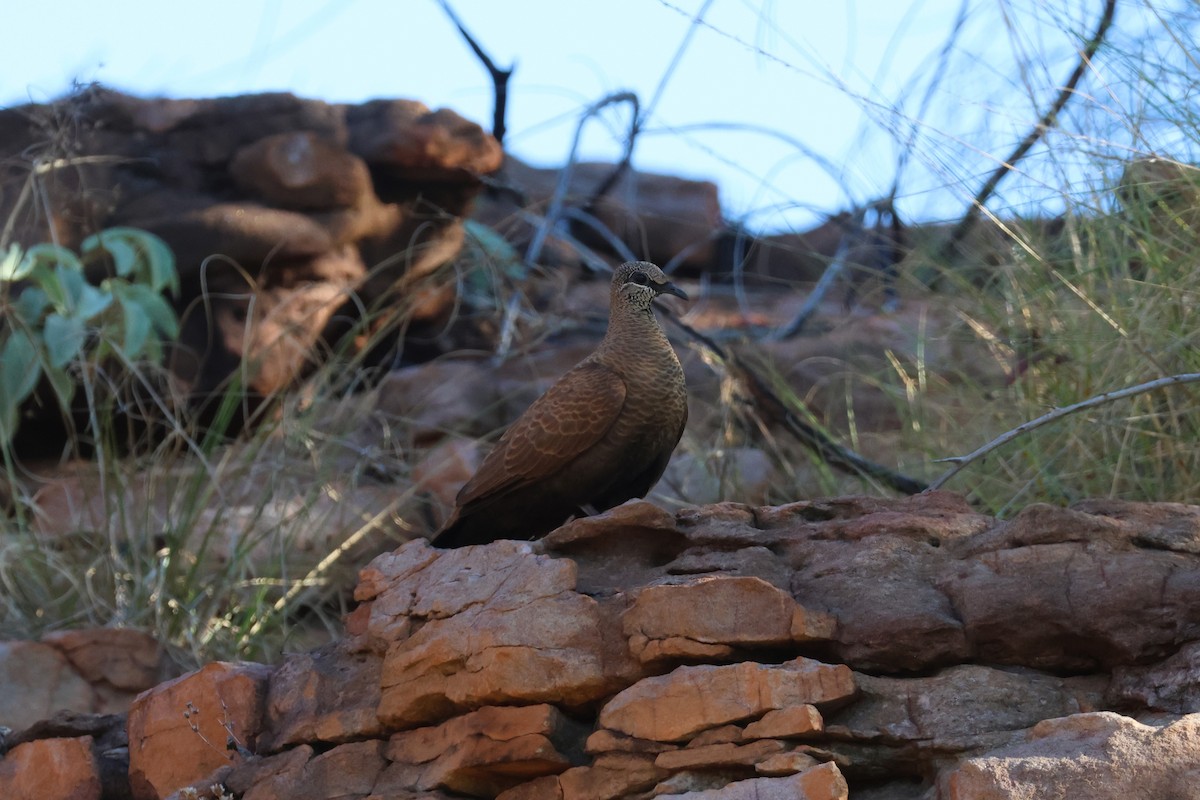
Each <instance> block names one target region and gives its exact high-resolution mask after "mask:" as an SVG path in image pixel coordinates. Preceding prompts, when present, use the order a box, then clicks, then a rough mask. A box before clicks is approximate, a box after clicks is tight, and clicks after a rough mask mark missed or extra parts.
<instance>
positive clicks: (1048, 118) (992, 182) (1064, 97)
mask: <svg viewBox="0 0 1200 800" xmlns="http://www.w3.org/2000/svg"><path fill="white" fill-rule="evenodd" d="M1116 10H1117V0H1105V3H1104V13H1103V14H1102V15H1101V17H1100V24H1098V25H1097V26H1096V32H1095V33H1094V34H1092V38H1091V39H1089V40H1088V41H1087V44H1085V45H1084V47H1083V52H1082V53H1081V54H1080V56H1079V63H1078V64H1076V65H1075V69H1074V71H1073V72H1072V73H1071V77H1069V78H1067V82H1066V83H1065V84H1064V85H1063V88H1062V91H1060V92H1059V93H1058V97H1056V98H1055V99H1054V104H1053V105H1051V106H1050V109H1049V110H1048V111H1046V113H1044V114H1042V117H1041V119H1039V120H1038V121H1037V124H1036V125H1034V126H1033V129H1032V130H1030V131H1029V133H1027V134H1026V135H1025V138H1024V139H1022V140H1021V143H1020V144H1018V145H1017V148H1016V149H1015V150H1013V151H1012V154H1011V155H1010V156H1009V157H1008V158H1006V159H1005V160H1004V161H1002V162H1000V166H998V167H996V169H995V171H993V172H992V174H991V176H990V177H989V178H988V179H987V183H985V184H984V185H983V188H982V189H980V190H979V193H978V194H976V195H975V199H974V200H972V201H971V205H970V206H969V207H968V208H967V211H966V213H965V214H963V216H962V219H960V220H959V221H958V223H957V224H956V225H955V226H954V229H953V230H952V231H951V232H950V237H949V238H948V239H946V241H945V243H944V244H943V245H942V247H941V251H940V255H941V257H942V258H943V259H948V258H951V257H953V256H954V253H955V250H957V249H958V246H959V244H961V243H962V241H963V239H965V238H967V234H969V233H970V232H971V231H972V230H973V229H974V227H975V225H976V224H977V223H978V222H979V214H980V212H981V210H982V209H983V206H984V204H985V203H986V202H987V201H988V200H989V199H990V198H991V196H992V193H993V192H995V191H996V187H997V186H999V185H1000V181H1002V180H1004V178H1005V176H1007V175H1008V173H1009V172H1011V171H1012V170H1013V168H1014V167H1016V165H1017V162H1018V161H1020V160H1021V159H1022V158H1024V157H1025V154H1026V153H1028V152H1029V151H1030V149H1032V148H1033V146H1034V145H1035V144H1037V143H1038V140H1040V139H1041V138H1042V136H1044V135H1045V134H1046V131H1048V130H1049V129H1050V127H1051V126H1052V125H1054V124H1055V122H1056V121H1057V119H1058V115H1059V113H1060V112H1061V111H1062V110H1063V107H1064V106H1066V104H1067V101H1068V100H1070V99H1071V96H1072V95H1073V94H1075V87H1076V86H1077V85H1078V84H1079V81H1080V79H1081V78H1083V74H1084V72H1086V71H1087V68H1088V65H1089V64H1090V63H1091V61H1092V58H1093V57H1094V56H1095V55H1096V51H1097V50H1099V49H1100V44H1101V43H1102V42H1103V41H1104V37H1105V36H1106V35H1107V34H1108V29H1109V28H1110V27H1111V26H1112V23H1113V18H1114V16H1115V15H1116Z"/></svg>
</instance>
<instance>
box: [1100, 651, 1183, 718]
mask: <svg viewBox="0 0 1200 800" xmlns="http://www.w3.org/2000/svg"><path fill="white" fill-rule="evenodd" d="M1108 700H1109V702H1111V703H1114V704H1124V705H1127V704H1130V703H1136V704H1138V705H1141V706H1143V707H1145V708H1148V709H1152V710H1154V711H1170V712H1173V713H1175V714H1192V713H1196V712H1200V642H1192V643H1191V644H1187V645H1184V646H1183V647H1182V648H1180V649H1179V652H1177V653H1175V654H1174V655H1173V656H1171V657H1170V658H1167V659H1164V660H1163V661H1160V662H1159V663H1157V664H1153V665H1151V666H1147V667H1135V666H1130V667H1117V668H1116V669H1114V670H1113V674H1112V684H1111V685H1110V686H1109V690H1108Z"/></svg>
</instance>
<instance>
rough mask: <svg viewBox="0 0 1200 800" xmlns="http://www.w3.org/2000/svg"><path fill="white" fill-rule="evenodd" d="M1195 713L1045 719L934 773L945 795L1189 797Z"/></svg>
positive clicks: (973, 799)
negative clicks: (1145, 719) (1016, 739)
mask: <svg viewBox="0 0 1200 800" xmlns="http://www.w3.org/2000/svg"><path fill="white" fill-rule="evenodd" d="M1197 741H1200V715H1195V714H1193V715H1188V716H1184V717H1177V718H1159V719H1155V720H1154V721H1153V722H1152V724H1149V725H1147V724H1143V723H1141V722H1137V721H1136V720H1133V719H1130V718H1128V717H1123V716H1121V715H1119V714H1114V713H1112V712H1097V713H1092V714H1076V715H1073V716H1069V717H1061V718H1058V719H1048V720H1045V721H1044V722H1040V723H1038V724H1037V725H1035V726H1034V727H1033V728H1031V729H1030V730H1029V731H1028V732H1027V734H1026V736H1025V741H1023V742H1020V743H1018V744H1014V745H1010V746H1008V747H1004V748H1001V749H998V750H994V751H992V752H989V753H986V754H984V755H982V756H978V757H975V758H969V759H966V760H965V761H963V762H962V764H961V765H960V766H958V767H957V768H956V769H952V770H949V771H948V772H946V773H944V774H943V775H942V776H941V778H940V779H939V781H938V789H939V794H938V796H939V797H941V798H945V800H1009V798H1030V800H1033V798H1039V800H1040V798H1051V797H1061V798H1068V797H1070V798H1074V797H1079V798H1084V797H1086V798H1088V800H1118V798H1119V799H1120V800H1127V798H1134V797H1139V798H1140V797H1145V798H1167V797H1193V796H1195V792H1196V743H1197Z"/></svg>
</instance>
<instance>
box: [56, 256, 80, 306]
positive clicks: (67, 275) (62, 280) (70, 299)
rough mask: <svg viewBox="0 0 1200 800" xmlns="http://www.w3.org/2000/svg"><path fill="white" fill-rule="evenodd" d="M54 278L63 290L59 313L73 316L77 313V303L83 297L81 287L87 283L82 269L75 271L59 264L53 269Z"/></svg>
mask: <svg viewBox="0 0 1200 800" xmlns="http://www.w3.org/2000/svg"><path fill="white" fill-rule="evenodd" d="M54 277H55V278H57V279H58V284H59V285H60V286H61V287H62V288H63V296H64V298H65V302H64V303H63V305H62V306H60V307H59V309H58V310H59V312H61V313H63V314H67V315H70V316H74V315H75V314H78V313H79V310H78V309H79V302H80V299H81V298H82V297H83V287H84V286H87V281H86V280H84V277H83V267H82V266H80V267H79V268H78V269H76V268H75V267H73V266H69V265H67V264H59V265H58V266H57V267H55V268H54Z"/></svg>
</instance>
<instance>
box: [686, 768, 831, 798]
mask: <svg viewBox="0 0 1200 800" xmlns="http://www.w3.org/2000/svg"><path fill="white" fill-rule="evenodd" d="M848 796H849V789H848V788H847V786H846V779H845V778H843V777H842V773H841V772H840V771H839V770H838V768H837V766H836V765H834V764H820V765H818V766H815V767H811V768H809V769H806V770H805V771H804V772H801V773H799V774H796V775H791V776H788V777H786V778H750V779H749V780H744V781H737V782H735V783H731V784H729V785H728V786H725V787H724V788H721V789H709V790H706V791H701V792H685V793H684V794H679V795H675V797H676V798H677V800H846V798H847V797H848Z"/></svg>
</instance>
